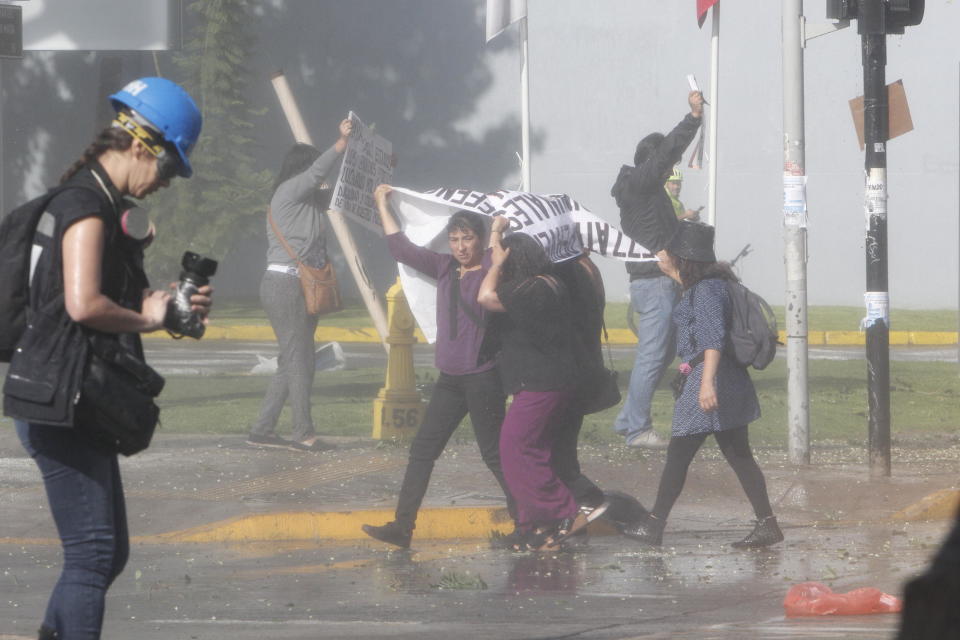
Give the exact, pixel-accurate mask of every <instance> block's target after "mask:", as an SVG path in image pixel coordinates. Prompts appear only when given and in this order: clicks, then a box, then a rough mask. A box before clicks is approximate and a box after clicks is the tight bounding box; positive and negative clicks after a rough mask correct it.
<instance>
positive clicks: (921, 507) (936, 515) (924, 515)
mask: <svg viewBox="0 0 960 640" xmlns="http://www.w3.org/2000/svg"><path fill="white" fill-rule="evenodd" d="M958 507H960V490H957V489H942V490H940V491H937V492H934V493H931V494H930V495H928V496H925V497H923V498H921V499H920V501H918V502H915V503H913V504H912V505H910V506H909V507H907V508H905V509H901V510H900V511H898V512H896V513H895V514H893V515H892V516H891V519H892V520H895V521H899V522H912V521H915V520H947V519H951V518H953V517H954V516H955V515H956V513H957V508H958Z"/></svg>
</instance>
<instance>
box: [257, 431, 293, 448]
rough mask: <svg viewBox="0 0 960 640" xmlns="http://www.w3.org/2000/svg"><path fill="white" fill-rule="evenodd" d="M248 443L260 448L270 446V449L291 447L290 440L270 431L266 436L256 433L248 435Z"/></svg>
mask: <svg viewBox="0 0 960 640" xmlns="http://www.w3.org/2000/svg"><path fill="white" fill-rule="evenodd" d="M247 444H248V445H250V446H251V447H258V448H269V449H289V448H290V441H289V440H285V439H283V438H281V437H280V436H278V435H276V434H273V433H270V434H267V435H265V436H260V435H257V434H254V433H251V434H250V435H248V436H247Z"/></svg>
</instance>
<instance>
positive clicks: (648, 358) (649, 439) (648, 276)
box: [610, 91, 703, 449]
mask: <svg viewBox="0 0 960 640" xmlns="http://www.w3.org/2000/svg"><path fill="white" fill-rule="evenodd" d="M687 102H688V103H689V104H690V113H689V114H687V115H686V116H685V117H684V118H683V120H681V121H680V123H679V124H678V125H677V126H676V127H674V128H673V131H671V132H670V133H668V134H667V135H663V134H662V133H651V134H650V135H648V136H646V137H645V138H643V139H642V140H641V141H640V142H639V143H638V144H637V149H636V152H635V153H634V156H633V164H634V166H632V167H630V166H627V165H624V166H623V167H621V169H620V175H619V176H617V181H616V183H615V184H614V185H613V188H612V189H611V191H610V194H611V195H612V196H613V197H614V198H615V199H616V201H617V206H618V207H620V228H621V229H623V232H624V233H626V234H627V235H628V236H630V238H631V239H633V240H635V241H636V242H638V243H640V244H641V245H643V246H644V247H645V248H646V249H647V250H649V251H651V252H653V253H657V252H658V251H660V250H662V249H664V248H665V247H666V245H667V242H668V241H669V240H670V238H672V237H673V234H674V233H675V232H676V230H677V225H678V224H679V222H678V221H677V216H676V214H675V213H674V210H673V205H672V204H671V202H670V196H669V195H667V192H666V191H665V190H664V188H663V185H664V183H665V182H666V181H667V178H669V177H670V174H671V172H672V171H673V165H675V164H676V163H677V162H678V161H679V160H680V158H681V156H682V155H683V152H684V150H685V149H686V148H687V147H688V146H689V145H690V142H691V141H693V137H694V135H696V133H697V129H698V128H699V127H700V121H701V118H702V117H703V95H702V94H701V93H700V92H699V91H691V92H690V95H689V96H688V97H687ZM627 272H628V273H629V274H630V304H631V307H632V308H633V311H634V312H635V313H637V314H638V318H637V352H636V358H635V360H634V365H633V371H632V372H631V374H630V385H629V388H628V390H627V398H626V401H625V402H624V404H623V408H622V409H621V410H620V414H619V415H618V416H617V419H616V421H615V422H614V425H613V428H614V430H615V431H616V432H617V433H619V434H621V435H623V436H624V438H626V444H627V446H631V447H647V448H658V449H659V448H663V447H666V444H667V443H666V441H665V440H663V439H661V438H660V437H659V436H658V435H657V434H656V432H655V431H654V430H653V420H652V419H651V416H650V409H651V404H652V401H653V392H654V391H655V390H656V388H657V384H658V383H659V382H660V378H661V377H662V376H663V372H664V370H665V369H666V367H667V365H669V364H670V362H671V361H672V360H673V356H674V347H673V342H674V340H673V324H672V322H671V319H670V318H671V315H672V314H673V307H674V305H676V303H677V300H678V298H679V289H678V286H677V284H676V283H675V282H674V281H673V280H671V279H670V278H668V277H667V276H665V275H663V273H662V272H661V271H660V268H659V267H658V266H657V263H656V262H633V263H628V264H627Z"/></svg>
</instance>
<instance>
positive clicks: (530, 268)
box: [501, 233, 553, 282]
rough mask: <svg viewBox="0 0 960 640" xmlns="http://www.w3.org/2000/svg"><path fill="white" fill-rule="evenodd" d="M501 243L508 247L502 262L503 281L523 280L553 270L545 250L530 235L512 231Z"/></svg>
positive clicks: (505, 247)
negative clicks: (505, 258)
mask: <svg viewBox="0 0 960 640" xmlns="http://www.w3.org/2000/svg"><path fill="white" fill-rule="evenodd" d="M501 245H503V248H504V249H510V255H509V256H507V260H506V262H504V263H503V281H504V282H511V281H514V280H518V281H519V280H525V279H527V278H531V277H533V276H539V275H544V274H548V273H551V272H552V271H553V264H552V263H551V262H550V258H548V257H547V253H546V251H544V250H543V247H542V246H540V243H539V242H537V240H536V239H534V238H533V237H532V236H528V235H527V234H525V233H512V234H510V235H509V236H507V237H506V238H504V239H503V241H502V242H501Z"/></svg>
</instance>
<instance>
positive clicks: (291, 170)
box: [273, 142, 320, 191]
mask: <svg viewBox="0 0 960 640" xmlns="http://www.w3.org/2000/svg"><path fill="white" fill-rule="evenodd" d="M319 157H320V150H319V149H317V148H316V147H315V146H313V145H312V144H303V143H302V142H298V143H297V144H295V145H293V147H292V148H291V149H290V151H287V155H286V156H284V158H283V165H281V167H280V173H278V174H277V179H276V180H275V181H274V182H273V190H274V191H276V190H277V187H279V186H280V185H281V184H283V183H284V182H286V181H287V180H289V179H290V178H292V177H293V176H296V175H299V174H301V173H303V172H304V171H305V170H306V169H307V167H309V166H310V165H312V164H313V162H314V160H316V159H317V158H319Z"/></svg>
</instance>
